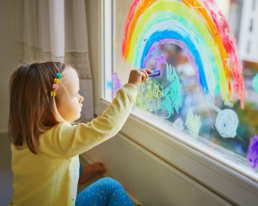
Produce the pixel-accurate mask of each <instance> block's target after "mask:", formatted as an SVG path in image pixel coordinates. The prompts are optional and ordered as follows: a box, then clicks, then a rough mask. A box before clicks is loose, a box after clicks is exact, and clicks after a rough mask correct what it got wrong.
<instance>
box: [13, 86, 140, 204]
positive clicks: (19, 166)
mask: <svg viewBox="0 0 258 206" xmlns="http://www.w3.org/2000/svg"><path fill="white" fill-rule="evenodd" d="M136 95H137V89H136V87H134V86H133V85H130V84H126V85H125V86H124V88H122V89H120V90H119V91H118V92H117V97H116V98H115V99H114V100H113V102H112V104H110V105H109V106H108V108H107V109H106V110H105V111H104V112H103V113H102V116H100V117H97V118H96V119H94V120H92V121H91V122H89V123H87V124H77V125H74V126H71V125H70V124H67V123H60V124H58V125H57V126H55V127H53V128H52V129H50V130H49V131H47V132H46V133H44V134H42V135H41V136H40V146H39V153H38V154H37V155H35V154H33V153H32V152H31V151H30V150H29V148H28V147H27V146H26V145H23V146H14V145H13V144H12V145H11V149H12V170H13V173H14V178H13V188H14V194H13V200H12V201H11V202H10V204H9V206H10V205H16V206H18V205H19V206H40V205H42V206H59V205H60V206H63V205H69V206H72V205H74V204H75V199H76V195H77V184H78V179H79V157H78V155H79V154H81V153H84V152H86V151H87V150H89V149H91V148H92V147H95V146H96V145H98V144H100V143H102V142H104V141H106V140H108V139H110V138H111V137H113V136H114V135H115V134H117V133H118V132H119V130H120V129H121V128H122V126H123V124H124V123H125V121H126V119H127V118H128V116H129V114H130V111H131V110H132V107H133V105H134V103H135V100H136Z"/></svg>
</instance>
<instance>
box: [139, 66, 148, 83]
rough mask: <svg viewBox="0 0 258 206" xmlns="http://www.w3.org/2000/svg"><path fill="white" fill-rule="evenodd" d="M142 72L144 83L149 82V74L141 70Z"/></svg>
mask: <svg viewBox="0 0 258 206" xmlns="http://www.w3.org/2000/svg"><path fill="white" fill-rule="evenodd" d="M140 71H141V72H142V82H146V81H148V74H147V72H146V70H144V69H141V70H140Z"/></svg>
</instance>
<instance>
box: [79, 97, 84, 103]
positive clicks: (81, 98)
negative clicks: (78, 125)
mask: <svg viewBox="0 0 258 206" xmlns="http://www.w3.org/2000/svg"><path fill="white" fill-rule="evenodd" d="M83 100H84V98H83V97H82V96H81V97H80V100H79V102H80V104H81V103H82V102H83Z"/></svg>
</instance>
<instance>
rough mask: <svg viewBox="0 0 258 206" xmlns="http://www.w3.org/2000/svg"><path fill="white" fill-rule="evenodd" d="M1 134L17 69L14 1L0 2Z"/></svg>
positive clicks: (5, 123)
mask: <svg viewBox="0 0 258 206" xmlns="http://www.w3.org/2000/svg"><path fill="white" fill-rule="evenodd" d="M0 28H1V29H0V133H3V132H7V122H8V115H9V79H10V77H11V74H12V73H13V71H14V70H15V69H16V65H17V64H16V36H15V35H16V32H15V4H14V0H8V1H4V0H0Z"/></svg>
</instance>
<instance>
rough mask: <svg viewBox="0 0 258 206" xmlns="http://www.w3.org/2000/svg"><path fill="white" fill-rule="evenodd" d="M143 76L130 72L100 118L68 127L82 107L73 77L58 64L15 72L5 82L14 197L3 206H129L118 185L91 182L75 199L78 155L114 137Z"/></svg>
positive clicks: (143, 73)
mask: <svg viewBox="0 0 258 206" xmlns="http://www.w3.org/2000/svg"><path fill="white" fill-rule="evenodd" d="M147 73H151V71H150V70H132V71H131V73H130V77H129V81H128V84H126V85H125V86H124V88H122V89H120V90H119V91H118V92H117V97H116V98H115V99H114V100H113V102H112V104H110V105H109V107H108V108H107V109H106V110H105V111H104V112H103V114H102V116H100V117H97V118H96V119H94V120H92V121H91V122H89V123H87V124H83V123H80V124H73V125H72V123H73V122H74V121H75V120H77V119H78V118H80V112H81V110H82V103H83V101H84V98H83V97H82V96H81V95H80V94H79V90H80V88H79V78H78V75H77V73H76V71H75V70H74V69H73V68H71V67H70V66H69V65H65V64H63V63H59V62H45V63H32V64H30V65H25V66H21V67H20V68H18V70H17V71H15V72H14V74H13V75H12V77H11V81H10V98H11V99H10V117H9V136H10V140H11V142H12V144H11V150H12V170H13V173H14V178H13V188H14V194H13V200H12V201H11V202H10V204H9V205H19V206H23V205H24V206H34V205H35V206H36V205H37V206H39V205H46V206H52V205H53V206H59V205H60V206H61V205H62V206H63V205H71V206H72V205H89V206H100V205H102V206H107V205H117V206H118V205H133V203H132V201H131V200H130V198H129V197H128V195H127V194H126V192H125V190H124V188H123V187H122V186H121V184H119V183H118V182H117V181H115V180H113V179H111V178H103V179H101V180H99V181H97V182H95V183H94V184H93V185H91V186H90V187H88V188H86V189H85V190H84V191H83V192H82V193H80V194H79V195H78V196H77V197H76V194H77V184H78V180H79V158H78V155H79V154H81V153H84V152H86V151H87V150H89V149H91V148H93V147H95V146H96V145H98V144H100V143H102V142H104V141H106V140H108V139H109V138H111V137H113V136H114V135H115V134H117V133H118V131H119V130H120V129H121V127H122V126H123V124H124V123H125V121H126V119H127V118H128V116H129V114H130V111H131V109H132V107H133V105H134V103H135V100H136V95H137V87H138V86H139V85H140V84H141V83H142V82H145V81H147V79H148V75H147ZM85 101H87V100H85ZM80 173H83V172H82V171H81V169H80Z"/></svg>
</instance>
